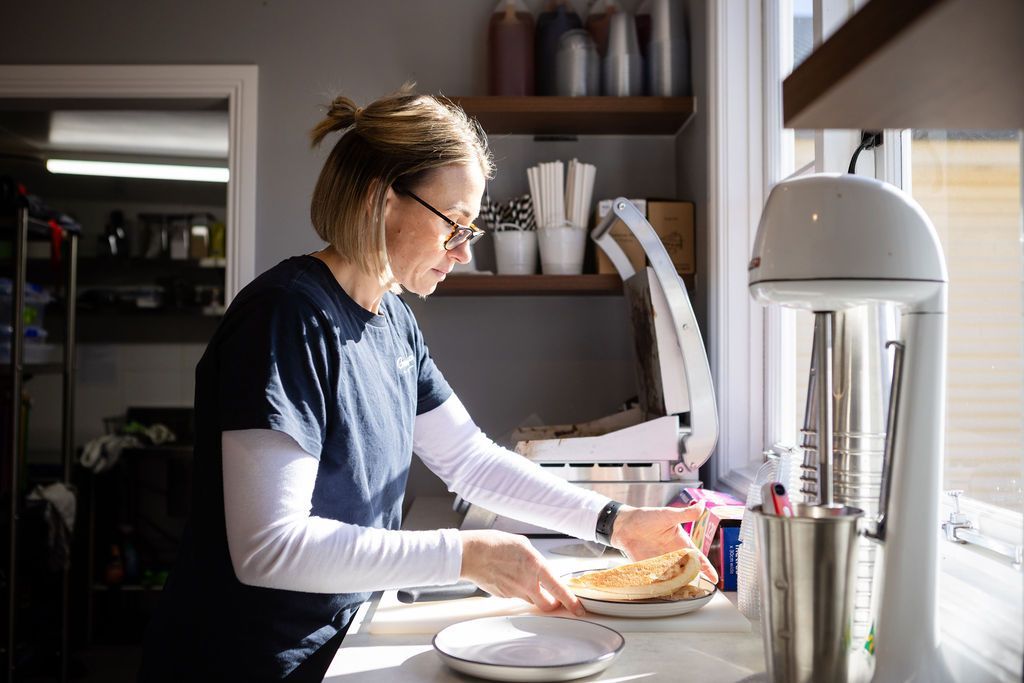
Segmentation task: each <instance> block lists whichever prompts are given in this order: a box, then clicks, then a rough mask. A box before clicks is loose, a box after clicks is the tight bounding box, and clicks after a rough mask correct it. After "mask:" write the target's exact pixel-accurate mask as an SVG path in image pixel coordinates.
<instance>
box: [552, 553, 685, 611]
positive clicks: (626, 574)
mask: <svg viewBox="0 0 1024 683" xmlns="http://www.w3.org/2000/svg"><path fill="white" fill-rule="evenodd" d="M699 574H700V556H699V553H698V552H697V551H696V550H695V549H693V548H682V549H680V550H676V551H674V552H671V553H666V554H664V555H659V556H658V557H652V558H650V559H647V560H642V561H640V562H633V563H631V564H624V565H622V566H620V567H614V568H612V569H604V570H602V571H595V572H589V573H587V574H583V575H582V576H577V577H574V578H572V579H570V580H569V582H568V584H569V588H570V590H572V591H573V592H574V593H575V594H576V595H578V596H580V597H584V598H593V599H596V600H645V599H648V598H668V597H670V596H671V597H673V598H674V597H675V596H673V595H672V594H673V593H676V592H677V591H680V589H682V588H683V587H684V586H687V585H689V584H690V583H692V582H693V581H694V580H695V579H696V578H697V576H698V575H699Z"/></svg>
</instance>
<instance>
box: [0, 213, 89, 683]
mask: <svg viewBox="0 0 1024 683" xmlns="http://www.w3.org/2000/svg"><path fill="white" fill-rule="evenodd" d="M41 208H42V207H40V206H39V205H38V204H35V203H32V202H29V201H25V200H20V199H16V200H15V201H12V202H9V203H7V204H6V205H4V206H3V207H2V209H0V235H2V236H4V237H6V238H8V239H10V242H11V245H12V249H11V258H12V259H13V269H12V270H13V277H12V278H11V280H12V292H11V318H10V325H11V330H12V332H11V345H10V346H11V348H10V356H9V357H8V358H6V359H5V360H6V361H7V362H6V363H5V364H3V365H0V386H2V387H3V388H4V389H6V390H7V391H9V392H10V413H9V414H8V415H6V416H3V418H2V419H5V420H6V421H7V429H8V433H9V439H8V442H7V443H4V444H0V457H3V458H4V459H5V460H4V461H3V463H2V466H3V469H4V470H5V474H6V476H5V477H0V498H6V500H4V503H5V506H6V507H7V510H5V512H6V515H4V516H5V517H6V519H5V520H4V521H5V523H6V524H5V526H6V529H5V531H6V533H7V536H8V538H7V539H6V540H7V549H6V550H7V555H8V556H7V557H6V558H5V559H6V560H7V562H6V563H5V564H6V566H5V567H3V571H4V573H5V574H6V579H7V582H6V583H7V585H6V590H5V591H3V593H4V595H3V598H2V600H3V601H4V603H5V604H4V606H5V608H6V609H5V615H6V625H5V626H6V633H5V634H4V636H5V637H4V639H3V642H2V643H0V648H2V653H0V656H2V659H3V668H2V680H4V681H12V680H15V679H16V674H17V672H16V670H15V667H16V665H17V650H16V646H17V644H18V642H19V640H18V633H19V632H18V626H19V623H18V622H19V619H18V616H19V609H18V595H19V585H20V584H19V580H20V578H21V577H19V566H18V558H19V540H20V538H19V526H20V518H21V513H22V510H23V506H24V496H25V495H26V494H27V493H28V492H27V491H25V490H22V487H21V481H22V472H21V471H20V462H19V457H20V450H21V444H22V443H23V434H22V430H23V425H22V422H21V413H20V410H21V392H22V386H23V384H24V380H25V379H26V376H30V375H34V374H43V373H60V374H62V375H63V377H62V379H63V382H62V388H63V392H62V393H63V396H62V401H61V430H62V433H61V465H62V466H61V481H62V482H63V483H64V484H65V485H67V486H70V483H71V464H72V458H73V455H74V451H73V449H74V443H73V434H74V386H75V325H76V322H75V300H76V297H77V291H76V283H77V277H78V272H77V268H78V226H77V225H73V224H66V223H65V224H62V223H58V222H57V221H55V220H43V219H41V218H39V217H37V216H34V215H33V212H36V213H38V212H39V211H40V209H41ZM58 235H59V237H60V239H61V245H62V250H61V251H62V253H61V258H62V260H63V282H62V284H63V287H64V328H65V329H64V344H63V354H62V356H63V359H62V361H61V362H59V363H41V364H31V363H26V362H24V355H25V338H24V335H25V319H24V312H25V291H26V276H27V271H28V258H27V255H28V244H29V241H36V240H40V241H42V240H45V241H51V240H54V239H55V238H56V237H57V236H58ZM26 465H27V462H26ZM8 477H9V479H7V478H8ZM4 479H7V481H4ZM70 584H71V581H70V571H69V568H68V567H65V568H64V571H63V577H62V581H61V585H62V588H61V601H60V609H61V614H60V645H59V655H60V669H59V680H61V681H66V680H67V677H68V658H69V657H68V655H69V630H70V619H69V617H70V613H69V612H70V597H71V596H70Z"/></svg>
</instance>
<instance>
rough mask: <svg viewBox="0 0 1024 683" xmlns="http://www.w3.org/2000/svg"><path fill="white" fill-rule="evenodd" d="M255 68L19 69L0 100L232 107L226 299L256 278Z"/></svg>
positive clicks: (11, 69) (3, 77) (6, 75)
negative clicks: (194, 102) (189, 102)
mask: <svg viewBox="0 0 1024 683" xmlns="http://www.w3.org/2000/svg"><path fill="white" fill-rule="evenodd" d="M258 79H259V73H258V68H257V67H256V66H254V65H159V66H149V65H138V66H137V65H107V64H104V65H80V64H76V65H68V64H63V65H46V66H40V65H22V66H4V67H3V69H0V99H14V98H82V99H112V100H116V99H125V98H134V99H161V98H167V99H177V98H216V99H220V98H224V99H227V101H228V137H229V145H228V172H229V176H230V178H229V180H228V183H227V215H226V216H225V224H226V226H227V244H226V249H227V259H226V261H227V263H226V267H225V283H224V289H225V291H224V297H225V299H224V301H225V303H230V301H231V299H232V298H233V297H234V295H235V294H237V293H238V291H239V290H240V289H241V288H242V287H244V286H245V285H246V284H247V283H248V282H249V281H250V280H252V279H253V277H255V275H256V115H257V104H258V99H257V83H258Z"/></svg>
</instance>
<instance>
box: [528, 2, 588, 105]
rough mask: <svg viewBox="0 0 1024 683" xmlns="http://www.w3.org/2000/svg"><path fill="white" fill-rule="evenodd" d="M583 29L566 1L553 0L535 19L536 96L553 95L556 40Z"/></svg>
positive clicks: (578, 16) (578, 17) (556, 50)
mask: <svg viewBox="0 0 1024 683" xmlns="http://www.w3.org/2000/svg"><path fill="white" fill-rule="evenodd" d="M574 28H583V22H582V21H580V15H578V14H576V11H575V10H573V8H572V6H571V5H570V4H569V2H568V0H553V2H550V3H548V8H547V10H545V11H544V12H541V13H540V16H538V17H537V33H536V48H537V49H536V53H535V54H536V67H537V79H536V86H537V94H538V95H554V94H555V88H556V85H555V80H556V79H555V64H556V61H557V55H558V39H559V38H561V37H562V34H563V33H565V32H566V31H569V30H572V29H574Z"/></svg>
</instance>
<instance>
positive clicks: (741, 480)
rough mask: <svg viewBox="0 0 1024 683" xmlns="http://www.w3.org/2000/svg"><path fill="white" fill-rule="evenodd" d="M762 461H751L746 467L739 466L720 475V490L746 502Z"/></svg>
mask: <svg viewBox="0 0 1024 683" xmlns="http://www.w3.org/2000/svg"><path fill="white" fill-rule="evenodd" d="M760 466H761V463H760V462H758V463H751V464H750V465H747V466H746V467H738V468H736V469H733V470H730V471H728V472H726V473H725V474H722V475H719V477H718V485H717V486H716V488H717V489H718V490H719V491H724V492H725V493H728V494H730V495H732V496H733V497H735V498H736V500H742V501H744V502H746V500H747V491H748V490H749V489H750V485H751V484H752V483H753V481H754V475H755V474H757V470H758V468H759V467H760Z"/></svg>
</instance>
